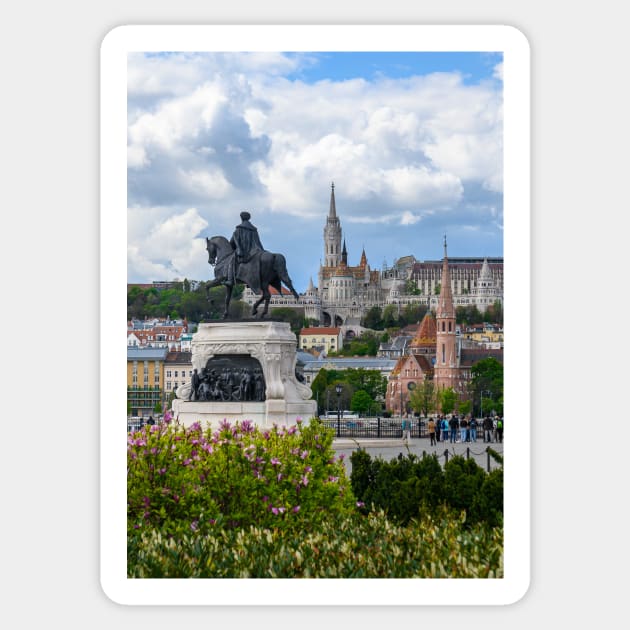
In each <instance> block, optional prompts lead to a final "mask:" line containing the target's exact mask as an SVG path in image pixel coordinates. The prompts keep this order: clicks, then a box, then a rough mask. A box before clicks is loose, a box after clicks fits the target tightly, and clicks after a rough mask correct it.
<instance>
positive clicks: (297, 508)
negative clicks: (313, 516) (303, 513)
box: [293, 505, 300, 513]
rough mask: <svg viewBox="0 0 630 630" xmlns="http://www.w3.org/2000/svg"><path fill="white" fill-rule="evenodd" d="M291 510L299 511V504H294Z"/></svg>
mask: <svg viewBox="0 0 630 630" xmlns="http://www.w3.org/2000/svg"><path fill="white" fill-rule="evenodd" d="M293 511H294V512H296V513H297V512H299V511H300V506H299V505H296V506H295V507H294V508H293Z"/></svg>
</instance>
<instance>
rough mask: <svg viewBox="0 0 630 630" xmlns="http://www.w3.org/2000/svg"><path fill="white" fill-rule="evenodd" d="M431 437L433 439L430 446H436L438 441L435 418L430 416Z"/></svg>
mask: <svg viewBox="0 0 630 630" xmlns="http://www.w3.org/2000/svg"><path fill="white" fill-rule="evenodd" d="M428 426H429V438H430V440H431V442H430V446H435V445H436V444H437V442H436V441H435V420H433V418H429V425H428Z"/></svg>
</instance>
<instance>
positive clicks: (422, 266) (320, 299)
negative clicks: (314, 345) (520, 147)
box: [303, 182, 503, 351]
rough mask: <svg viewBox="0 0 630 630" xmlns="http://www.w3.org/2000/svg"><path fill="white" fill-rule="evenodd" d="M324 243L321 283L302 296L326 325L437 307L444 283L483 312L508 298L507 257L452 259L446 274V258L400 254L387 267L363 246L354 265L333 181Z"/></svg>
mask: <svg viewBox="0 0 630 630" xmlns="http://www.w3.org/2000/svg"><path fill="white" fill-rule="evenodd" d="M323 243H324V252H323V254H324V255H323V257H322V258H320V265H319V271H318V274H317V286H314V285H313V278H311V279H310V281H309V286H308V289H307V290H306V293H305V295H304V298H303V305H304V315H305V317H308V318H309V319H312V320H315V321H316V322H318V323H319V325H322V326H333V327H338V326H353V327H354V326H359V324H360V322H361V319H362V318H363V317H364V316H365V315H366V314H367V312H368V311H369V309H370V308H372V307H373V306H378V307H380V308H384V307H385V306H386V305H388V304H394V305H396V306H397V307H398V308H399V309H403V308H404V307H405V306H407V305H415V304H421V305H425V306H427V307H429V308H430V309H433V310H437V308H438V306H439V304H440V303H442V302H443V300H440V295H441V296H442V298H444V295H445V294H441V288H442V287H444V286H446V288H447V292H448V293H447V294H448V296H449V299H450V300H451V303H452V306H453V309H454V308H457V307H458V306H464V307H469V306H476V307H477V308H478V310H479V311H480V312H484V311H485V310H486V309H487V308H488V307H489V306H491V305H493V304H495V303H496V302H499V303H501V304H502V302H503V259H502V258H492V259H488V258H455V259H453V258H451V259H450V261H449V265H448V269H447V273H446V274H445V267H444V260H440V261H437V260H436V261H426V262H420V261H417V260H416V259H415V257H414V256H401V257H399V258H397V259H395V260H394V264H393V266H391V267H388V266H387V265H386V264H383V268H382V269H373V268H372V267H371V266H370V264H369V263H368V257H367V255H366V252H365V247H363V248H362V251H361V255H360V258H359V262H358V264H356V265H352V264H351V262H350V261H351V255H350V253H349V251H348V247H347V242H346V238H345V235H344V233H343V229H342V226H341V221H340V218H339V213H338V212H337V201H336V199H335V184H334V182H333V183H332V184H331V188H330V202H329V205H328V214H327V216H326V223H325V225H324V230H323ZM445 247H446V245H445ZM355 260H356V259H355ZM445 278H447V279H448V280H447V282H446V283H445V282H444V279H445ZM409 284H412V285H413V286H414V287H415V290H414V291H413V292H409V290H408V289H409V286H408V285H409ZM453 321H454V320H453ZM445 351H446V350H445Z"/></svg>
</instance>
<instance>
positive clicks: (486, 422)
mask: <svg viewBox="0 0 630 630" xmlns="http://www.w3.org/2000/svg"><path fill="white" fill-rule="evenodd" d="M483 441H484V442H492V420H491V419H490V416H486V417H485V418H484V419H483Z"/></svg>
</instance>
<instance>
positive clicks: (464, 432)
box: [459, 416, 468, 442]
mask: <svg viewBox="0 0 630 630" xmlns="http://www.w3.org/2000/svg"><path fill="white" fill-rule="evenodd" d="M459 431H460V435H461V441H462V442H468V421H467V420H466V416H464V417H463V418H462V419H461V421H460V423H459Z"/></svg>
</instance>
